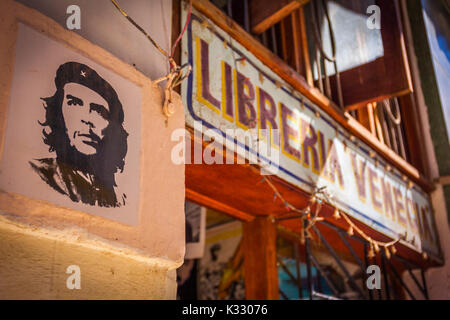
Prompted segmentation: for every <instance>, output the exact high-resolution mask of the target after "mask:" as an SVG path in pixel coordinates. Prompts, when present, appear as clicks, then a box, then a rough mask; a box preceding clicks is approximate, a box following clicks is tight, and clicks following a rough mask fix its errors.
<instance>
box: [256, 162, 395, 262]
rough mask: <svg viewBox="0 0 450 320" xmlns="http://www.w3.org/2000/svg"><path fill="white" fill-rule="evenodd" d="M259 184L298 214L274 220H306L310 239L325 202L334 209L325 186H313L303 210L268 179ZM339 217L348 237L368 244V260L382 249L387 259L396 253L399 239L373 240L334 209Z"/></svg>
mask: <svg viewBox="0 0 450 320" xmlns="http://www.w3.org/2000/svg"><path fill="white" fill-rule="evenodd" d="M250 168H251V169H252V171H254V172H257V173H259V171H258V170H257V169H256V168H254V167H252V166H250ZM260 182H266V183H267V185H268V186H269V187H270V188H271V189H272V190H273V192H274V197H273V201H275V200H276V199H279V200H281V201H282V203H283V205H284V207H285V209H286V211H288V212H296V213H299V214H298V215H294V216H289V217H284V218H283V217H281V218H279V219H275V220H287V219H301V221H302V225H304V224H303V221H304V220H305V219H307V220H308V224H307V227H306V228H305V233H306V234H307V236H308V237H309V238H311V233H310V231H309V229H310V228H311V227H312V226H313V225H314V224H315V223H316V222H318V221H323V220H324V218H323V217H320V216H319V214H320V211H321V209H322V206H323V204H324V203H325V202H326V203H328V204H330V205H332V206H334V207H335V208H336V205H335V204H332V202H333V196H332V195H330V194H329V193H328V192H327V191H326V186H325V187H317V186H313V191H312V194H311V196H310V198H309V200H308V205H307V207H306V208H305V209H298V208H296V207H295V206H293V205H292V204H290V203H289V202H288V201H286V200H285V199H284V198H283V196H282V195H281V193H280V192H279V191H278V189H277V188H276V187H275V185H274V184H273V183H272V181H271V180H270V178H268V177H263V178H262V179H261V181H260ZM319 196H322V197H323V198H324V199H323V200H322V199H320V198H319ZM314 204H317V205H316V207H315V210H314V213H313V214H311V208H312V206H313V205H314ZM341 217H343V218H344V220H345V221H346V223H347V225H348V229H347V233H348V235H349V236H353V235H354V233H355V231H356V232H357V233H358V234H359V235H360V236H361V237H362V238H363V239H364V240H366V241H367V242H368V243H369V246H370V248H369V252H368V257H369V258H373V257H375V254H376V253H378V252H379V251H380V249H381V248H384V250H385V255H386V257H387V258H388V259H389V258H390V257H391V254H395V253H396V252H397V250H396V248H395V245H396V244H397V243H398V242H399V241H400V238H399V239H397V240H392V241H389V242H381V241H377V240H374V239H372V238H371V237H370V236H368V235H367V234H366V233H364V231H362V230H361V229H360V228H358V226H357V225H356V224H354V223H353V222H352V221H351V219H350V217H349V216H348V215H347V214H346V213H344V212H342V211H340V210H338V209H337V208H336V209H335V211H334V214H333V218H335V219H336V220H338V219H340V218H341ZM301 235H302V236H304V233H303V232H302V234H301ZM303 242H304V239H303V237H302V243H303Z"/></svg>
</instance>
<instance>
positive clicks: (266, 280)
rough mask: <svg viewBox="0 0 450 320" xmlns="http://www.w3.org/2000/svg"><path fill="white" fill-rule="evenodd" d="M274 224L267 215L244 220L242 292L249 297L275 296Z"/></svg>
mask: <svg viewBox="0 0 450 320" xmlns="http://www.w3.org/2000/svg"><path fill="white" fill-rule="evenodd" d="M276 235H277V233H276V225H275V224H274V223H273V222H272V221H271V219H270V218H269V217H256V218H255V219H253V220H252V221H251V222H244V223H243V245H244V273H245V275H244V277H245V295H246V298H247V299H248V300H278V299H279V293H278V272H277V250H276Z"/></svg>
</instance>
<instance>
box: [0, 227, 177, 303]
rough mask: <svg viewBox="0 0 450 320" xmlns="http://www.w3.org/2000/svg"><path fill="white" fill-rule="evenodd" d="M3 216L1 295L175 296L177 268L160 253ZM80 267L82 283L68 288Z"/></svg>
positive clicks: (82, 297)
mask: <svg viewBox="0 0 450 320" xmlns="http://www.w3.org/2000/svg"><path fill="white" fill-rule="evenodd" d="M86 237H87V235H82V234H80V232H79V231H77V230H72V231H71V232H69V231H65V232H61V231H47V230H44V229H42V228H39V229H35V230H33V229H31V228H29V227H25V226H23V225H18V224H14V223H11V222H8V221H7V220H5V219H0V243H1V246H0V299H174V298H175V297H176V274H175V270H174V269H173V268H172V270H169V269H170V265H169V264H168V263H167V262H165V261H162V260H161V259H157V258H148V257H146V256H145V255H141V254H137V253H134V252H130V251H129V250H123V249H121V248H116V247H113V246H108V245H106V244H101V243H99V241H95V240H89V239H86ZM70 265H77V266H79V267H80V280H81V289H79V290H78V289H68V288H67V285H66V282H67V279H68V278H69V277H70V276H71V275H72V274H67V273H66V270H67V267H69V266H70Z"/></svg>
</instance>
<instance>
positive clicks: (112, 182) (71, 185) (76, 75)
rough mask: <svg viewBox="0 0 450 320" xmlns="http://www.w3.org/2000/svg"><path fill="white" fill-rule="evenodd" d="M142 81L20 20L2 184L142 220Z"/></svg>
mask: <svg viewBox="0 0 450 320" xmlns="http://www.w3.org/2000/svg"><path fill="white" fill-rule="evenodd" d="M140 112H141V88H140V87H139V86H137V85H136V84H134V83H132V82H131V81H129V80H127V79H125V78H122V77H121V76H119V75H118V74H116V73H114V72H112V71H111V70H108V69H107V68H105V67H103V66H101V65H99V64H97V63H96V62H94V61H92V60H90V59H88V58H86V57H84V56H82V55H80V54H78V53H77V52H75V51H73V50H71V49H70V48H68V47H66V46H64V45H62V44H60V43H58V42H56V41H54V40H52V39H50V38H48V37H46V36H45V35H43V34H41V33H39V32H37V31H35V30H33V29H31V28H30V27H28V26H25V25H23V24H19V33H18V39H17V43H16V53H15V61H14V78H13V82H12V88H11V98H10V104H9V108H8V116H7V127H6V133H5V144H4V151H3V154H2V159H1V171H0V187H1V188H2V189H3V190H5V191H8V192H14V193H19V194H23V195H25V196H28V197H31V198H35V199H39V200H46V201H49V202H51V203H54V204H57V205H62V206H65V207H68V208H72V209H76V210H80V211H85V212H88V213H91V214H96V215H100V216H103V217H107V218H110V219H113V220H117V221H120V222H123V223H127V224H131V225H134V224H136V223H137V222H138V207H139V206H138V204H139V165H140V161H139V154H140V153H139V150H140Z"/></svg>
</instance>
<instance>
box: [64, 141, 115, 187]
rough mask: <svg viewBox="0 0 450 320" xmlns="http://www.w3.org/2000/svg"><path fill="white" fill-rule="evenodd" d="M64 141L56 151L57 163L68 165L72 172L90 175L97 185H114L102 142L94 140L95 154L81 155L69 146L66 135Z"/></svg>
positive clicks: (112, 173)
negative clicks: (63, 144) (62, 145)
mask: <svg viewBox="0 0 450 320" xmlns="http://www.w3.org/2000/svg"><path fill="white" fill-rule="evenodd" d="M65 140H66V143H65V146H64V147H59V148H57V150H56V155H57V161H58V162H62V163H64V164H65V165H69V166H70V167H72V169H73V170H74V171H76V170H78V171H81V172H83V173H84V174H90V175H92V176H93V177H94V179H95V180H96V182H97V183H99V184H102V185H104V186H113V185H115V182H114V171H112V170H111V169H110V168H109V166H108V159H107V158H106V152H105V145H104V141H103V140H101V139H100V138H99V139H98V140H94V144H95V149H96V150H97V152H96V153H94V154H92V155H86V154H84V153H81V152H80V151H78V150H77V149H76V148H75V147H74V146H72V145H70V142H69V139H68V137H67V134H66V139H65ZM93 147H94V146H93Z"/></svg>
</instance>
